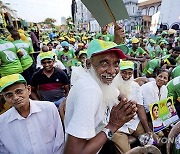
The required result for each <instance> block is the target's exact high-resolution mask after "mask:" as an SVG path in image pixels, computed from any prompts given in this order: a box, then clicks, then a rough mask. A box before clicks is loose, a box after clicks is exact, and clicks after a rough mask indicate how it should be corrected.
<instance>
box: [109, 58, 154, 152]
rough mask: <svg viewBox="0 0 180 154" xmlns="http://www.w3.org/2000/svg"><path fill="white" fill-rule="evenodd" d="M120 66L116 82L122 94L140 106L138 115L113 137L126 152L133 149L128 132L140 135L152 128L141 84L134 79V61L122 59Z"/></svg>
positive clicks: (122, 150) (135, 135) (118, 146)
mask: <svg viewBox="0 0 180 154" xmlns="http://www.w3.org/2000/svg"><path fill="white" fill-rule="evenodd" d="M119 67H120V73H119V74H118V75H117V76H116V78H115V80H114V84H116V85H118V87H117V88H118V90H119V91H120V94H121V95H124V96H125V97H126V98H127V99H128V100H133V101H135V102H137V108H138V111H137V115H136V116H135V117H134V118H133V119H132V120H130V121H129V122H127V123H125V124H124V125H123V126H122V127H121V128H120V129H118V131H117V132H116V133H115V134H114V136H113V139H112V140H113V141H114V143H115V145H116V147H117V148H118V149H119V151H121V153H126V152H127V151H129V150H130V149H131V148H130V143H129V140H128V134H129V135H130V134H131V135H132V136H134V137H138V136H139V135H142V134H145V133H150V132H151V129H150V128H149V126H148V122H147V117H146V113H145V109H144V106H143V97H142V93H141V90H140V86H139V85H138V83H137V82H135V81H134V77H133V73H134V63H133V62H132V61H121V62H120V65H119Z"/></svg>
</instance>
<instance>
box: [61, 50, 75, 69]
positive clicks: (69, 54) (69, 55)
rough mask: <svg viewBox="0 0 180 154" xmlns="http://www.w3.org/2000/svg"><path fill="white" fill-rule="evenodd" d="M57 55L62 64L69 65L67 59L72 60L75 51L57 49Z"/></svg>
mask: <svg viewBox="0 0 180 154" xmlns="http://www.w3.org/2000/svg"><path fill="white" fill-rule="evenodd" d="M57 57H58V59H59V60H60V61H61V62H62V63H63V64H64V66H71V62H68V61H72V59H73V58H75V53H74V51H73V50H68V52H64V51H59V52H58V55H57Z"/></svg>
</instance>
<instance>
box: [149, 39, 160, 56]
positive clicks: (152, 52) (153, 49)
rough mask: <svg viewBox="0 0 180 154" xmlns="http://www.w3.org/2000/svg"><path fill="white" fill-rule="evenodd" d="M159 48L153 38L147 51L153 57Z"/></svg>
mask: <svg viewBox="0 0 180 154" xmlns="http://www.w3.org/2000/svg"><path fill="white" fill-rule="evenodd" d="M157 49H158V48H157V46H156V42H155V41H154V40H153V39H150V40H149V44H148V45H147V51H148V53H149V56H150V58H151V59H153V58H155V56H156V50H157Z"/></svg>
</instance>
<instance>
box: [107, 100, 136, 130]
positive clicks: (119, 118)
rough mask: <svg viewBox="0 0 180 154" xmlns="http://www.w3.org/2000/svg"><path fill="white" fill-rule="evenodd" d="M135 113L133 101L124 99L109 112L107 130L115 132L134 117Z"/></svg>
mask: <svg viewBox="0 0 180 154" xmlns="http://www.w3.org/2000/svg"><path fill="white" fill-rule="evenodd" d="M136 111H137V107H136V103H135V102H134V101H127V99H126V98H124V99H121V100H120V103H119V104H118V105H117V106H114V107H113V108H112V110H111V114H110V119H109V123H108V125H107V128H110V129H111V130H112V131H114V132H116V131H117V130H118V129H119V128H120V127H122V126H123V125H124V124H125V123H126V122H128V121H130V120H131V119H132V118H133V117H134V116H135V115H136Z"/></svg>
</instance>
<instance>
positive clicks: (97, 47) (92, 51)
mask: <svg viewBox="0 0 180 154" xmlns="http://www.w3.org/2000/svg"><path fill="white" fill-rule="evenodd" d="M112 49H113V50H112ZM114 49H115V50H114ZM110 50H111V51H114V52H117V53H118V58H119V59H124V58H126V55H125V54H124V53H128V50H129V49H128V47H127V46H126V45H124V44H121V45H117V44H116V43H114V42H110V41H103V40H98V39H94V40H92V41H91V42H90V44H89V46H88V49H87V56H88V58H91V57H92V56H93V55H96V54H100V53H103V52H107V51H110Z"/></svg>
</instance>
